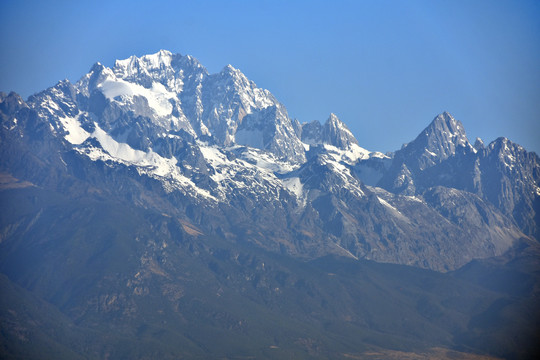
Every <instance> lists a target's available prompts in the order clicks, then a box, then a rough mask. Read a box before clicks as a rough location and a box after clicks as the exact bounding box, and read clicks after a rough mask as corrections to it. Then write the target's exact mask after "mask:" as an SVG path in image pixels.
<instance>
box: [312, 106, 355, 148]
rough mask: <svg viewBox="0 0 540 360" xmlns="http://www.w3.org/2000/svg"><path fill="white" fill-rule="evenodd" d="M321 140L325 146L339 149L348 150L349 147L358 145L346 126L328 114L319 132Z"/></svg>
mask: <svg viewBox="0 0 540 360" xmlns="http://www.w3.org/2000/svg"><path fill="white" fill-rule="evenodd" d="M321 140H322V142H323V143H325V144H330V145H334V146H335V147H338V148H340V149H348V148H350V147H351V145H353V144H354V145H358V140H356V138H355V137H354V135H353V134H352V132H351V131H350V130H349V128H348V127H347V125H345V124H344V123H343V121H341V120H339V118H338V117H337V116H336V115H335V114H330V116H329V117H328V120H326V122H325V123H324V126H323V128H322V132H321Z"/></svg>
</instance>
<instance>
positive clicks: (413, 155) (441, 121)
mask: <svg viewBox="0 0 540 360" xmlns="http://www.w3.org/2000/svg"><path fill="white" fill-rule="evenodd" d="M459 148H462V149H465V150H472V149H473V147H472V145H471V144H470V143H469V140H468V139H467V134H466V133H465V128H464V127H463V124H462V123H461V122H460V121H459V120H456V119H455V118H454V117H453V116H452V115H450V113H448V112H446V111H445V112H443V113H442V114H439V115H437V116H436V117H435V119H433V121H432V122H431V124H429V125H428V126H427V127H426V128H425V129H424V130H423V131H422V132H421V133H420V135H418V137H417V138H416V139H415V140H413V141H412V142H410V143H408V144H407V145H406V146H405V147H404V148H402V149H401V150H400V151H399V153H400V154H399V156H400V157H402V158H406V159H408V160H407V161H406V162H407V164H408V165H409V166H412V168H413V169H418V170H424V169H426V168H428V167H430V166H433V165H435V164H438V163H440V162H441V161H443V160H445V159H447V158H449V157H450V156H452V155H454V154H455V153H456V150H457V149H459ZM413 163H414V164H413Z"/></svg>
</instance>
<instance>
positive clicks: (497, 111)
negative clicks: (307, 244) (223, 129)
mask: <svg viewBox="0 0 540 360" xmlns="http://www.w3.org/2000/svg"><path fill="white" fill-rule="evenodd" d="M539 19H540V1H537V0H532V1H519V0H508V1H496V0H490V1H482V0H474V1H473V0H468V1H460V0H452V1H434V0H428V1H411V0H409V1H397V0H396V1H375V0H371V1H338V0H334V1H313V0H309V1H308V0H306V1H294V0H289V1H280V0H273V1H234V0H229V1H170V2H168V1H159V0H154V1H152V2H150V1H148V2H142V1H115V0H108V1H97V0H94V1H54V0H49V1H24V0H23V1H21V0H0V30H1V35H0V90H2V91H6V92H7V91H11V90H14V91H16V92H18V93H20V94H21V95H22V96H23V97H25V98H26V97H27V96H29V95H31V94H32V93H34V92H37V91H40V90H43V89H45V88H47V87H49V86H52V85H54V84H55V83H56V82H57V81H58V80H61V79H64V78H68V79H69V80H71V81H77V80H78V79H79V78H80V77H81V76H82V75H84V74H85V73H86V72H88V70H89V69H90V67H91V65H92V64H93V63H95V62H97V61H100V62H102V63H104V64H105V65H107V66H112V65H113V63H114V60H115V59H122V58H127V57H129V56H130V55H133V54H134V55H138V56H139V55H143V54H146V53H154V52H156V51H158V50H159V49H167V50H170V51H172V52H175V53H181V54H191V55H193V56H195V57H196V58H198V59H199V60H200V61H201V62H202V63H203V65H205V66H206V67H207V68H208V70H209V71H210V72H211V73H213V72H218V71H220V70H221V68H223V66H225V65H226V64H232V65H233V66H235V67H237V68H239V69H240V70H242V71H243V72H244V73H245V74H246V75H247V76H248V78H250V79H251V80H253V81H255V83H257V85H258V86H260V87H263V88H266V89H269V90H270V91H271V92H272V93H273V94H274V95H275V96H276V97H277V98H278V99H279V100H280V101H281V102H282V103H283V104H285V106H286V107H287V109H288V110H289V114H290V116H291V117H296V118H298V119H299V120H300V121H301V122H305V121H311V120H314V119H317V120H322V121H324V120H326V118H327V117H328V115H329V114H330V113H331V112H334V113H336V114H337V115H338V116H339V117H340V118H341V119H342V120H343V121H345V123H346V124H347V125H348V126H349V127H350V128H351V130H352V131H353V133H354V134H355V135H356V137H357V138H358V140H359V142H360V144H361V145H362V146H363V147H365V148H368V149H370V150H379V151H383V152H386V151H391V150H397V149H399V148H400V147H401V144H402V143H404V142H408V141H411V140H413V139H414V138H415V137H416V135H417V134H418V133H419V132H420V131H421V130H422V129H423V128H424V127H425V126H426V125H427V124H428V123H429V122H430V121H431V120H432V119H433V117H434V116H435V115H437V114H438V113H440V112H442V111H445V110H447V111H449V112H451V113H452V114H453V115H454V116H455V117H456V118H457V119H459V120H461V121H462V122H463V123H464V125H465V129H466V130H467V133H468V135H469V139H470V140H471V141H474V138H475V137H476V136H480V137H482V138H483V139H484V141H485V142H486V143H487V142H490V141H492V140H494V139H495V138H497V137H499V136H506V137H508V138H510V139H511V140H513V141H515V142H517V143H519V144H521V145H523V146H525V148H526V149H528V150H531V151H536V152H537V153H539V154H540V20H539Z"/></svg>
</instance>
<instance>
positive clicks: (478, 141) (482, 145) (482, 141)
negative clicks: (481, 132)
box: [473, 137, 485, 151]
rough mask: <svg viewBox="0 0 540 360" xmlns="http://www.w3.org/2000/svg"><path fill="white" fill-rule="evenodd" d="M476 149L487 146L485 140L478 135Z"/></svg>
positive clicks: (475, 142)
mask: <svg viewBox="0 0 540 360" xmlns="http://www.w3.org/2000/svg"><path fill="white" fill-rule="evenodd" d="M473 147H474V149H475V150H477V151H478V150H481V149H483V148H484V147H485V145H484V140H482V139H481V138H479V137H477V138H476V140H475V141H474V146H473Z"/></svg>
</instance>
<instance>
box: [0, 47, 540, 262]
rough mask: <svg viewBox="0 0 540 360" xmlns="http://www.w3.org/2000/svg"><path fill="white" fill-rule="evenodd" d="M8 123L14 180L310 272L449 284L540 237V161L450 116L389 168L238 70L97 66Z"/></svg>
mask: <svg viewBox="0 0 540 360" xmlns="http://www.w3.org/2000/svg"><path fill="white" fill-rule="evenodd" d="M0 111H1V117H2V170H3V171H6V172H9V173H13V174H15V175H17V177H19V178H22V179H23V180H27V181H30V182H31V183H35V184H38V185H39V186H51V187H54V188H56V189H62V188H63V187H64V186H65V185H66V183H73V182H74V181H75V179H77V180H76V181H75V182H76V183H77V184H79V185H77V188H76V189H73V191H74V192H75V191H79V190H80V187H81V186H82V187H85V188H86V190H85V191H90V190H89V189H98V190H95V191H96V192H97V193H101V194H109V195H113V194H114V196H115V197H119V198H120V199H124V200H127V201H130V202H133V203H134V204H135V205H136V206H140V207H142V208H146V209H154V210H155V211H159V212H160V213H165V214H169V215H170V216H175V217H180V218H186V219H189V221H190V222H191V223H193V224H195V226H198V227H200V228H201V229H202V230H203V231H204V232H205V233H209V234H215V235H217V236H222V237H224V238H227V239H236V240H238V239H242V240H243V241H244V240H245V241H249V242H253V243H255V244H257V246H261V247H263V248H265V249H269V250H272V251H277V252H282V253H288V254H291V255H293V256H297V257H302V258H316V257H320V256H324V255H327V254H339V255H343V256H349V257H355V258H366V259H374V260H377V261H382V262H393V263H400V264H408V265H415V266H419V267H427V268H430V269H434V270H439V271H447V270H451V269H455V268H458V267H460V266H462V265H464V264H466V263H467V262H468V261H470V260H472V259H475V258H485V257H490V256H495V255H500V254H502V253H503V252H504V251H506V249H508V248H510V247H511V246H512V244H513V243H514V242H515V241H516V240H518V239H520V238H522V237H525V236H526V235H530V236H536V237H538V225H537V224H538V214H539V213H540V211H539V196H540V195H539V194H540V191H539V181H540V180H539V179H540V171H539V161H538V156H537V155H536V154H534V153H528V152H526V151H525V150H524V149H523V148H521V147H519V146H518V145H516V144H513V143H511V142H510V141H508V140H507V139H498V140H496V141H495V142H493V143H491V144H489V145H488V146H483V145H479V143H478V142H477V144H476V146H475V147H473V146H471V144H470V143H469V141H468V140H467V137H466V134H465V130H464V128H463V125H462V124H461V123H460V122H459V121H457V120H455V119H454V118H453V117H452V116H451V115H450V114H448V113H443V114H441V115H439V116H437V117H436V118H435V119H434V120H433V122H432V123H431V124H430V125H429V126H428V127H427V128H426V129H425V130H424V131H422V133H421V134H420V135H419V136H418V137H417V138H416V139H415V140H414V141H412V142H411V143H409V144H407V146H405V147H404V148H402V149H401V150H398V151H396V152H395V153H394V154H391V155H390V156H386V155H383V154H381V153H377V152H370V151H368V150H365V149H363V148H361V147H360V146H359V145H358V141H357V140H356V139H355V138H354V136H353V135H352V133H351V132H350V131H349V130H348V128H347V127H346V126H345V124H344V123H343V122H341V121H340V120H339V119H338V118H337V116H335V115H334V114H331V115H330V117H329V118H328V120H327V121H326V122H325V123H324V125H321V124H320V123H319V122H318V121H315V122H311V123H306V124H300V123H299V122H298V121H291V120H290V119H289V117H288V115H287V111H286V109H285V107H284V106H283V105H282V104H280V103H279V102H278V101H277V100H276V99H275V98H274V97H273V96H272V95H271V94H270V93H269V92H268V91H267V90H263V89H259V88H257V87H256V86H255V84H254V83H253V82H251V81H249V80H248V79H247V78H246V77H245V76H244V75H243V74H242V73H241V72H240V71H239V70H237V69H235V68H233V67H232V66H227V67H225V68H224V69H223V70H222V71H221V72H220V73H218V74H208V72H207V71H206V69H205V68H204V67H203V66H202V65H201V64H200V63H199V62H198V61H197V60H196V59H194V58H193V57H191V56H181V55H178V54H175V55H173V54H171V53H169V52H166V51H160V52H158V53H157V54H153V55H147V56H143V57H140V58H137V57H131V58H129V59H127V60H121V61H117V62H116V64H115V66H114V67H113V68H112V69H109V68H107V67H104V66H103V65H100V64H96V65H94V66H93V67H92V69H91V70H90V72H89V73H88V74H87V75H85V76H83V77H82V78H81V80H80V81H79V82H77V83H76V84H74V85H73V84H71V83H69V82H68V81H63V82H60V83H58V84H57V85H56V86H54V87H52V88H49V89H47V90H45V91H43V92H41V93H39V94H36V95H34V96H32V97H30V98H29V100H28V102H27V103H25V102H24V101H23V100H22V99H20V98H19V97H18V96H17V95H16V94H10V95H5V94H2V96H1V101H0ZM306 149H309V150H306ZM16 154H17V155H16ZM21 159H28V160H27V161H26V162H21V161H20V160H21ZM82 184H84V185H82ZM464 234H466V236H464Z"/></svg>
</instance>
